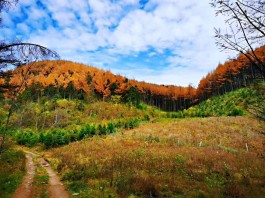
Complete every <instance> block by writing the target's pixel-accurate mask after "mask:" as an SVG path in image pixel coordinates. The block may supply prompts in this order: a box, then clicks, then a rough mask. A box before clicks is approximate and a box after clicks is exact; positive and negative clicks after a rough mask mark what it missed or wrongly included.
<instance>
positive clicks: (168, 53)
mask: <svg viewBox="0 0 265 198" xmlns="http://www.w3.org/2000/svg"><path fill="white" fill-rule="evenodd" d="M209 3H210V0H75V1H72V0H44V1H39V0H37V1H36V0H20V1H19V3H18V4H17V5H16V6H13V7H12V8H11V9H9V10H8V11H4V12H3V13H2V17H3V24H2V25H3V27H1V31H0V40H1V39H5V40H8V41H14V40H15V39H19V40H22V41H24V42H32V43H38V44H41V45H43V46H45V47H48V48H50V49H52V50H55V51H57V53H59V55H60V57H61V59H64V60H70V61H74V62H79V63H84V64H87V65H91V66H95V67H98V68H101V69H105V70H110V71H111V72H113V73H115V74H120V75H124V76H126V77H128V78H130V79H136V80H139V81H146V82H151V83H156V84H164V85H180V86H188V85H189V84H192V85H193V86H195V87H196V86H197V85H198V83H199V81H200V79H201V78H202V77H203V76H205V75H206V74H207V73H208V72H210V71H213V70H214V69H215V68H216V67H217V65H218V64H219V63H223V62H225V61H226V60H227V58H228V54H226V53H224V52H220V50H219V49H218V47H216V45H215V39H214V27H221V28H222V27H225V24H224V20H223V19H222V18H217V17H216V16H215V12H214V9H213V8H212V7H211V6H210V4H209Z"/></svg>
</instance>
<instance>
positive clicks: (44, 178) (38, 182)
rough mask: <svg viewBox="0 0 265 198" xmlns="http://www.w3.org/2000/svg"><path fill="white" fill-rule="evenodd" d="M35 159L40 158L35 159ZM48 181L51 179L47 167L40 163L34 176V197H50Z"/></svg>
mask: <svg viewBox="0 0 265 198" xmlns="http://www.w3.org/2000/svg"><path fill="white" fill-rule="evenodd" d="M34 161H38V160H36V159H35V160H34ZM48 181H49V175H48V174H47V172H46V170H45V168H43V167H41V166H40V165H38V167H37V168H36V174H35V176H34V180H33V185H32V188H33V190H32V192H33V197H35V198H48V197H49V196H48V191H47V186H48Z"/></svg>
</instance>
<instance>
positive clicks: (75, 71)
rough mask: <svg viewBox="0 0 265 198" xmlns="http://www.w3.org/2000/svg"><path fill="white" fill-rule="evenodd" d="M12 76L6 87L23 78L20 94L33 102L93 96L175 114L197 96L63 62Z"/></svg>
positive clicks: (189, 89)
mask: <svg viewBox="0 0 265 198" xmlns="http://www.w3.org/2000/svg"><path fill="white" fill-rule="evenodd" d="M28 69H29V72H27V70H28ZM26 73H28V75H27V76H25V74H26ZM12 75H13V76H12V77H11V79H10V81H9V84H11V85H13V86H17V85H20V84H21V83H22V81H23V78H24V77H26V86H25V87H24V89H23V91H24V90H27V91H30V92H31V93H30V94H28V97H33V100H34V99H35V100H36V98H38V97H41V96H46V97H48V98H52V97H54V96H58V95H59V97H62V98H69V99H73V98H78V99H84V98H85V97H88V96H90V97H91V95H92V97H97V98H99V99H102V100H104V101H107V100H122V101H123V102H131V103H133V104H135V105H137V104H139V102H140V101H141V100H142V101H144V102H146V103H147V104H150V105H154V106H157V107H159V108H161V109H164V110H169V111H176V110H179V109H184V108H187V107H188V106H189V105H190V102H191V99H192V98H193V97H194V96H195V95H196V89H195V88H193V87H191V86H189V87H181V86H173V85H170V86H164V85H156V84H151V83H146V82H139V81H136V80H130V79H128V78H126V77H123V76H121V75H114V74H113V73H111V72H110V71H104V70H101V69H97V68H95V67H91V66H87V65H83V64H79V63H74V62H70V61H64V60H57V61H40V62H36V63H31V64H29V65H27V66H23V67H21V68H18V69H16V70H15V71H14V72H13V74H12ZM2 83H4V81H2Z"/></svg>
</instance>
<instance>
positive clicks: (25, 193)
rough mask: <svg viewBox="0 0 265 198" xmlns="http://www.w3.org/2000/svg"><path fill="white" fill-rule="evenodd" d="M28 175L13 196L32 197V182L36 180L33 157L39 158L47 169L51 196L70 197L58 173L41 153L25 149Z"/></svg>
mask: <svg viewBox="0 0 265 198" xmlns="http://www.w3.org/2000/svg"><path fill="white" fill-rule="evenodd" d="M25 154H26V158H27V160H26V170H27V175H26V176H25V177H24V179H23V181H22V184H21V185H20V186H19V188H18V189H17V190H16V192H15V194H14V195H13V198H32V194H33V192H32V182H33V180H34V175H35V169H36V164H34V161H33V158H39V160H38V161H39V163H40V165H41V166H42V167H43V168H45V169H46V171H47V173H48V175H49V184H48V189H47V190H48V192H49V197H50V198H70V195H69V193H68V192H67V191H66V190H65V188H64V186H63V184H62V183H61V181H60V179H59V177H58V176H57V174H56V173H55V172H54V171H53V169H52V168H51V166H50V164H49V163H48V162H47V161H45V160H44V159H43V158H42V157H41V156H40V155H37V154H35V153H31V152H28V151H25Z"/></svg>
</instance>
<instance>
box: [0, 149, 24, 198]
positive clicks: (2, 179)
mask: <svg viewBox="0 0 265 198" xmlns="http://www.w3.org/2000/svg"><path fill="white" fill-rule="evenodd" d="M0 162H1V163H0V195H1V198H9V197H11V195H12V194H13V193H14V192H15V190H16V189H17V187H18V186H19V185H20V183H21V181H22V178H23V176H24V174H25V156H24V154H23V152H21V151H18V150H16V149H15V148H8V149H5V150H4V151H3V152H2V153H0Z"/></svg>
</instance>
